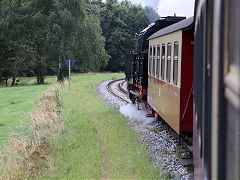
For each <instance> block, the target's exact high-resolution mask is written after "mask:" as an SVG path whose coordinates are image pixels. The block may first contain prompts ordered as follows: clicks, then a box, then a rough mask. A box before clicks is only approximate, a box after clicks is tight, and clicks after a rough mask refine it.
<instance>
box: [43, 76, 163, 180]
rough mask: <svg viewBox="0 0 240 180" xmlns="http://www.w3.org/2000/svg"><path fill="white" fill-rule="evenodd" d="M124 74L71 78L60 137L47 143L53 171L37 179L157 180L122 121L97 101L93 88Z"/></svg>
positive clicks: (64, 96)
mask: <svg viewBox="0 0 240 180" xmlns="http://www.w3.org/2000/svg"><path fill="white" fill-rule="evenodd" d="M120 77H123V74H96V75H94V74H92V75H80V76H74V77H73V78H72V86H71V92H70V93H69V92H68V87H67V85H65V86H64V88H63V90H62V91H61V96H62V106H63V107H62V108H63V111H62V121H63V123H64V128H63V132H62V135H60V136H58V137H55V138H52V141H51V144H52V148H53V149H54V153H53V154H52V156H53V159H54V160H53V164H54V165H53V168H52V169H51V170H50V171H48V172H46V174H44V175H43V176H42V177H41V178H42V179H159V178H160V172H159V171H158V170H156V169H155V167H154V165H153V162H152V160H151V158H150V155H149V154H148V153H147V152H146V150H145V147H144V146H142V145H141V144H140V142H139V138H138V135H137V134H136V133H135V132H134V131H133V130H131V129H129V128H128V126H127V125H126V120H125V119H124V117H123V116H122V115H121V114H120V113H119V112H118V111H116V110H114V109H113V108H111V107H108V106H106V105H105V104H104V102H103V100H102V99H100V98H99V97H97V95H96V91H95V85H96V84H97V83H100V82H101V81H102V80H106V79H111V78H120Z"/></svg>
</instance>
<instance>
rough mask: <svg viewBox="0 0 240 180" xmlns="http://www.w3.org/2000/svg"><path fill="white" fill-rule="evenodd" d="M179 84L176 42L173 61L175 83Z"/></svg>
mask: <svg viewBox="0 0 240 180" xmlns="http://www.w3.org/2000/svg"><path fill="white" fill-rule="evenodd" d="M177 82H178V42H177V41H176V42H174V60H173V83H174V84H175V85H177Z"/></svg>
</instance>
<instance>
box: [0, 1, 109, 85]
mask: <svg viewBox="0 0 240 180" xmlns="http://www.w3.org/2000/svg"><path fill="white" fill-rule="evenodd" d="M0 3H1V4H0V40H1V41H0V48H1V49H0V51H1V52H0V61H1V65H0V81H1V80H6V81H7V80H8V79H9V78H10V77H12V79H13V81H12V82H13V83H12V85H14V84H15V80H16V78H17V77H18V76H28V75H30V76H31V75H36V76H37V83H38V84H41V83H44V77H45V75H46V73H47V72H49V71H50V72H52V73H54V72H55V73H56V71H57V69H59V72H62V70H63V69H62V67H63V66H62V63H63V59H66V58H68V59H76V60H78V63H77V64H78V66H79V67H81V68H82V69H86V70H88V71H89V70H91V71H97V70H100V68H104V67H105V66H106V64H107V62H108V59H109V56H108V55H107V53H106V51H105V49H104V45H105V39H104V37H103V36H102V31H101V27H100V22H99V19H98V17H97V16H94V15H93V14H89V13H87V12H86V3H85V0H12V1H9V0H2V1H0ZM57 66H59V68H57ZM76 70H78V71H80V70H81V69H79V68H77V69H76ZM60 74H62V73H60Z"/></svg>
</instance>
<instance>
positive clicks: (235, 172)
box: [126, 0, 240, 179]
mask: <svg viewBox="0 0 240 180" xmlns="http://www.w3.org/2000/svg"><path fill="white" fill-rule="evenodd" d="M239 8H240V1H238V0H223V1H217V0H215V1H210V0H196V1H195V10H194V17H191V18H188V19H185V17H176V16H168V17H166V18H162V19H160V20H158V21H156V22H155V23H154V24H150V25H149V26H148V27H147V28H145V29H144V30H142V31H140V32H139V33H137V34H136V38H135V39H136V42H135V49H134V51H133V52H132V53H131V54H129V55H128V60H127V61H126V67H127V68H126V79H127V81H128V92H129V98H130V99H131V100H132V102H133V103H135V102H138V101H140V100H143V101H145V102H147V103H148V105H149V106H150V107H151V108H152V109H153V112H156V113H157V114H158V116H159V117H161V118H162V119H163V120H164V121H166V122H167V123H168V125H169V126H170V127H171V128H172V129H173V130H174V131H175V132H176V133H177V134H181V133H186V132H192V136H193V162H194V177H195V179H240V171H239V169H240V33H239V32H240V21H239V20H238V18H236V17H239V15H240V12H239Z"/></svg>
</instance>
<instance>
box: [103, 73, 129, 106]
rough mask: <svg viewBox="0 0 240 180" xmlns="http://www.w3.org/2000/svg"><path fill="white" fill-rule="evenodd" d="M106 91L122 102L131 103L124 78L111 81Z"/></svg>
mask: <svg viewBox="0 0 240 180" xmlns="http://www.w3.org/2000/svg"><path fill="white" fill-rule="evenodd" d="M107 89H108V90H109V91H110V92H111V93H112V94H113V95H114V96H116V97H118V98H120V99H121V100H122V101H125V102H127V103H131V101H130V99H129V98H128V94H127V88H126V80H125V79H124V78H122V79H115V80H112V81H111V82H109V83H108V85H107Z"/></svg>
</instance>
